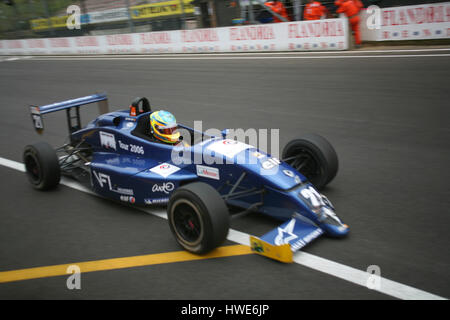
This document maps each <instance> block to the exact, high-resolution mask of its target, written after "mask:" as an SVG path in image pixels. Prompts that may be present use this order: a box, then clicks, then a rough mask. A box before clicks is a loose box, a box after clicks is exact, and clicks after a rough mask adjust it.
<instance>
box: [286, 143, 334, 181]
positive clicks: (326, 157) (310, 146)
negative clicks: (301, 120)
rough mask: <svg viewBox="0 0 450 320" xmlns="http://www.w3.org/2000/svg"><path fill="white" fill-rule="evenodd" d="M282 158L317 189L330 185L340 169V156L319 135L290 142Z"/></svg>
mask: <svg viewBox="0 0 450 320" xmlns="http://www.w3.org/2000/svg"><path fill="white" fill-rule="evenodd" d="M282 158H283V161H285V162H286V163H288V164H289V165H290V166H292V167H293V168H294V169H296V170H297V171H298V172H300V173H301V174H303V175H304V176H305V177H306V178H307V179H308V180H309V181H310V182H311V183H312V184H313V185H314V186H315V187H316V188H317V189H322V188H324V187H325V186H326V185H327V184H328V183H330V182H331V181H332V180H333V179H334V177H335V176H336V174H337V171H338V168H339V161H338V156H337V153H336V151H335V150H334V148H333V146H332V145H331V143H330V142H328V141H327V140H326V139H325V138H324V137H322V136H319V135H317V134H306V135H304V136H302V137H301V138H299V139H295V140H292V141H291V142H289V143H288V144H287V145H286V146H285V147H284V149H283V153H282Z"/></svg>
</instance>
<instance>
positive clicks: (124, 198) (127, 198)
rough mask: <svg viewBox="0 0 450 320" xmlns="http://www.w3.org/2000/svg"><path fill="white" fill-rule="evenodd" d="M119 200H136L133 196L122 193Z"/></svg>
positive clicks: (131, 201)
mask: <svg viewBox="0 0 450 320" xmlns="http://www.w3.org/2000/svg"><path fill="white" fill-rule="evenodd" d="M120 201H123V202H129V203H135V202H136V199H135V198H134V197H133V196H124V195H121V196H120Z"/></svg>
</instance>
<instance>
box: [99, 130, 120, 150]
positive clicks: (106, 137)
mask: <svg viewBox="0 0 450 320" xmlns="http://www.w3.org/2000/svg"><path fill="white" fill-rule="evenodd" d="M100 145H101V146H102V147H104V148H105V149H114V150H117V149H116V138H115V137H114V135H113V134H111V133H108V132H104V131H100Z"/></svg>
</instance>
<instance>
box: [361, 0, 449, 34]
mask: <svg viewBox="0 0 450 320" xmlns="http://www.w3.org/2000/svg"><path fill="white" fill-rule="evenodd" d="M361 15H362V19H361V34H362V39H363V40H365V41H390V40H423V39H448V38H450V2H442V3H434V4H423V5H417V6H403V7H392V8H383V9H381V11H380V16H379V18H380V19H379V22H380V27H379V28H378V29H373V30H370V29H369V28H368V25H367V24H368V23H369V24H370V22H374V21H375V20H374V17H375V16H374V13H372V14H368V12H367V11H364V12H363V13H361Z"/></svg>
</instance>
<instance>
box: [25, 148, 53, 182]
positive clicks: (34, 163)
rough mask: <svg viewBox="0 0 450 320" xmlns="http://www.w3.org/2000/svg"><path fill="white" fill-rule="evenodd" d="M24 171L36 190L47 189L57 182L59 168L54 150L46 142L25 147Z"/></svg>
mask: <svg viewBox="0 0 450 320" xmlns="http://www.w3.org/2000/svg"><path fill="white" fill-rule="evenodd" d="M23 163H24V165H25V172H26V174H27V177H28V180H29V181H30V183H31V185H32V186H33V187H34V188H35V189H38V190H49V189H52V188H55V187H56V186H57V185H58V184H59V180H60V178H61V170H60V167H59V161H58V157H57V155H56V152H55V150H53V148H52V147H51V146H50V145H49V144H48V143H46V142H38V143H35V144H32V145H28V146H26V147H25V149H24V151H23Z"/></svg>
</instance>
